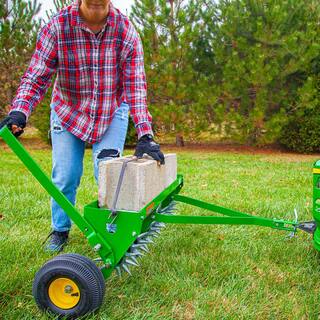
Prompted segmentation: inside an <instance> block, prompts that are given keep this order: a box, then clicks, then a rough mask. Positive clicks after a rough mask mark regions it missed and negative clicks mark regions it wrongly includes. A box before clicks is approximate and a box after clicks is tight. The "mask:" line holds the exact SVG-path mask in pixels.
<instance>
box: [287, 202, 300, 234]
mask: <svg viewBox="0 0 320 320" xmlns="http://www.w3.org/2000/svg"><path fill="white" fill-rule="evenodd" d="M294 218H295V219H294V222H295V226H294V229H293V231H291V232H290V233H289V235H287V237H286V238H287V239H292V238H294V236H295V235H296V233H297V223H298V211H297V209H296V208H294Z"/></svg>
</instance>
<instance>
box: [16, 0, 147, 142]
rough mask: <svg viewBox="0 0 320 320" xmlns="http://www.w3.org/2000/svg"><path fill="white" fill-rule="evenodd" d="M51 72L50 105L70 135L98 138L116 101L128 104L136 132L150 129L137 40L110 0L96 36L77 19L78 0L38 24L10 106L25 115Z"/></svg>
mask: <svg viewBox="0 0 320 320" xmlns="http://www.w3.org/2000/svg"><path fill="white" fill-rule="evenodd" d="M54 74H57V77H56V81H55V84H54V89H53V94H52V106H53V108H54V110H55V111H56V113H57V115H58V117H59V119H60V120H61V123H62V125H63V126H64V128H66V129H67V130H68V131H69V132H71V133H72V134H74V135H75V136H76V137H78V138H80V139H81V140H83V141H87V142H90V143H95V142H97V141H99V140H100V139H101V138H102V136H103V134H104V133H105V131H106V129H107V128H108V126H109V124H110V123H111V121H112V118H113V115H114V113H115V111H116V109H117V108H118V107H119V106H120V104H121V103H122V102H127V103H128V104H129V106H130V114H131V117H132V120H133V122H134V124H135V127H136V130H137V133H138V137H139V138H140V137H141V136H143V135H145V134H153V133H152V127H151V121H152V117H151V115H150V113H149V112H148V108H147V103H146V102H147V101H146V91H147V88H146V78H145V71H144V61H143V48H142V45H141V40H140V38H139V35H138V33H137V32H136V30H135V29H134V27H133V25H132V24H131V23H130V22H129V20H128V18H127V17H126V16H124V15H123V14H122V13H121V12H120V11H119V10H118V9H115V8H114V7H113V5H112V4H110V11H109V15H108V17H107V19H106V24H105V26H104V27H103V29H102V30H101V32H100V33H99V34H98V35H95V34H94V33H93V32H92V31H90V29H89V28H88V27H87V26H86V25H85V24H84V22H83V20H82V19H81V17H80V15H79V2H78V1H75V2H74V3H73V4H72V5H71V6H68V7H66V8H65V9H63V10H62V11H60V12H59V13H58V14H57V15H55V16H54V17H53V18H52V19H51V20H50V21H49V23H48V24H46V25H45V26H44V27H43V28H42V29H41V31H40V33H39V35H38V39H37V44H36V50H35V52H34V54H33V56H32V59H31V63H30V66H29V68H28V69H27V71H26V73H25V74H24V76H23V77H22V80H21V84H20V87H19V89H18V92H17V95H16V97H15V99H14V100H13V102H12V106H11V111H13V110H14V111H21V112H23V113H24V114H25V115H26V117H27V119H28V118H29V116H30V114H31V112H32V110H33V109H34V108H35V107H36V105H37V104H38V103H39V102H40V101H41V100H42V98H43V96H44V95H45V93H46V92H47V89H48V88H49V86H50V85H51V82H52V81H51V79H52V76H53V75H54Z"/></svg>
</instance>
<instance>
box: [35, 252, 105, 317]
mask: <svg viewBox="0 0 320 320" xmlns="http://www.w3.org/2000/svg"><path fill="white" fill-rule="evenodd" d="M60 277H62V278H63V277H66V278H69V279H71V280H73V281H74V282H75V283H76V284H77V285H78V287H79V290H80V300H79V302H78V304H77V305H76V306H75V307H73V308H72V309H68V310H66V309H61V308H59V307H58V306H56V305H55V304H54V303H53V302H52V301H51V300H50V297H49V294H48V288H49V286H50V284H51V282H52V281H53V280H55V279H57V278H60ZM32 293H33V296H34V298H35V301H36V303H37V305H38V307H39V308H40V309H41V310H44V311H49V312H51V313H54V314H56V315H58V316H63V317H66V318H68V319H75V318H78V317H80V316H83V315H86V314H88V313H91V312H93V311H95V310H97V309H98V308H99V307H100V306H101V304H102V302H103V297H104V293H105V281H104V278H103V275H102V273H101V271H100V269H99V268H98V267H97V266H96V265H95V263H94V262H93V261H91V260H90V259H88V258H86V257H84V256H81V255H78V254H62V255H59V256H57V257H55V258H53V259H52V260H50V261H48V262H47V263H45V264H44V265H43V267H42V268H41V269H40V270H39V271H38V272H37V274H36V276H35V279H34V282H33V287H32Z"/></svg>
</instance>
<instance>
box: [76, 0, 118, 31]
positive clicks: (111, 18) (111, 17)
mask: <svg viewBox="0 0 320 320" xmlns="http://www.w3.org/2000/svg"><path fill="white" fill-rule="evenodd" d="M80 4H81V0H74V2H73V4H72V7H71V25H72V26H73V27H85V25H84V23H83V20H82V18H81V17H80V14H79V7H80ZM115 21H116V10H115V8H114V6H113V4H112V3H111V2H110V5H109V14H108V16H107V18H106V24H105V27H106V26H107V25H108V26H110V27H112V28H114V27H115V24H116V23H115Z"/></svg>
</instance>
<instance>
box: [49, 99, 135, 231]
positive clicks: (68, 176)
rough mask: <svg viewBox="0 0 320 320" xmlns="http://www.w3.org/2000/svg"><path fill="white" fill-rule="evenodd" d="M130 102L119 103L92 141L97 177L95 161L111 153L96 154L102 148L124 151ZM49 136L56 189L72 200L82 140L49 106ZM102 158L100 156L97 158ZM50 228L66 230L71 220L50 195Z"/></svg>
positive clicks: (80, 165) (80, 167) (78, 175)
mask: <svg viewBox="0 0 320 320" xmlns="http://www.w3.org/2000/svg"><path fill="white" fill-rule="evenodd" d="M128 111H129V106H128V104H126V103H122V104H121V106H120V107H119V108H118V109H117V111H116V112H115V115H114V118H113V119H112V122H111V124H110V126H109V127H108V129H107V131H106V132H105V134H104V136H103V138H102V140H101V141H99V142H96V143H94V144H93V145H92V157H93V164H94V177H95V180H96V182H97V181H98V165H99V162H100V161H101V160H104V161H105V160H110V159H113V158H112V157H104V158H101V157H99V158H98V155H99V154H100V152H101V151H102V150H110V149H114V150H118V151H119V153H120V154H122V152H123V148H124V143H125V139H126V135H127V129H128V120H129V119H128ZM50 128H51V140H52V181H53V183H54V184H55V185H56V186H57V187H58V189H59V190H61V191H62V193H63V194H64V195H65V196H66V197H67V198H68V199H69V200H70V201H71V203H72V204H75V201H76V193H77V189H78V187H79V185H80V180H81V176H82V173H83V156H84V151H85V142H84V141H82V140H80V139H79V138H77V137H76V136H74V135H73V134H71V133H70V132H68V131H67V130H66V129H64V128H63V127H62V125H61V122H60V120H59V118H58V116H57V114H56V113H55V111H54V110H53V107H51V120H50ZM100 158H101V159H100ZM51 212H52V229H53V230H55V231H60V232H62V231H68V230H70V228H71V220H70V218H69V217H68V215H67V214H66V213H65V212H64V211H63V210H62V209H61V208H60V206H59V205H58V204H57V203H56V201H55V200H54V199H51Z"/></svg>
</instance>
